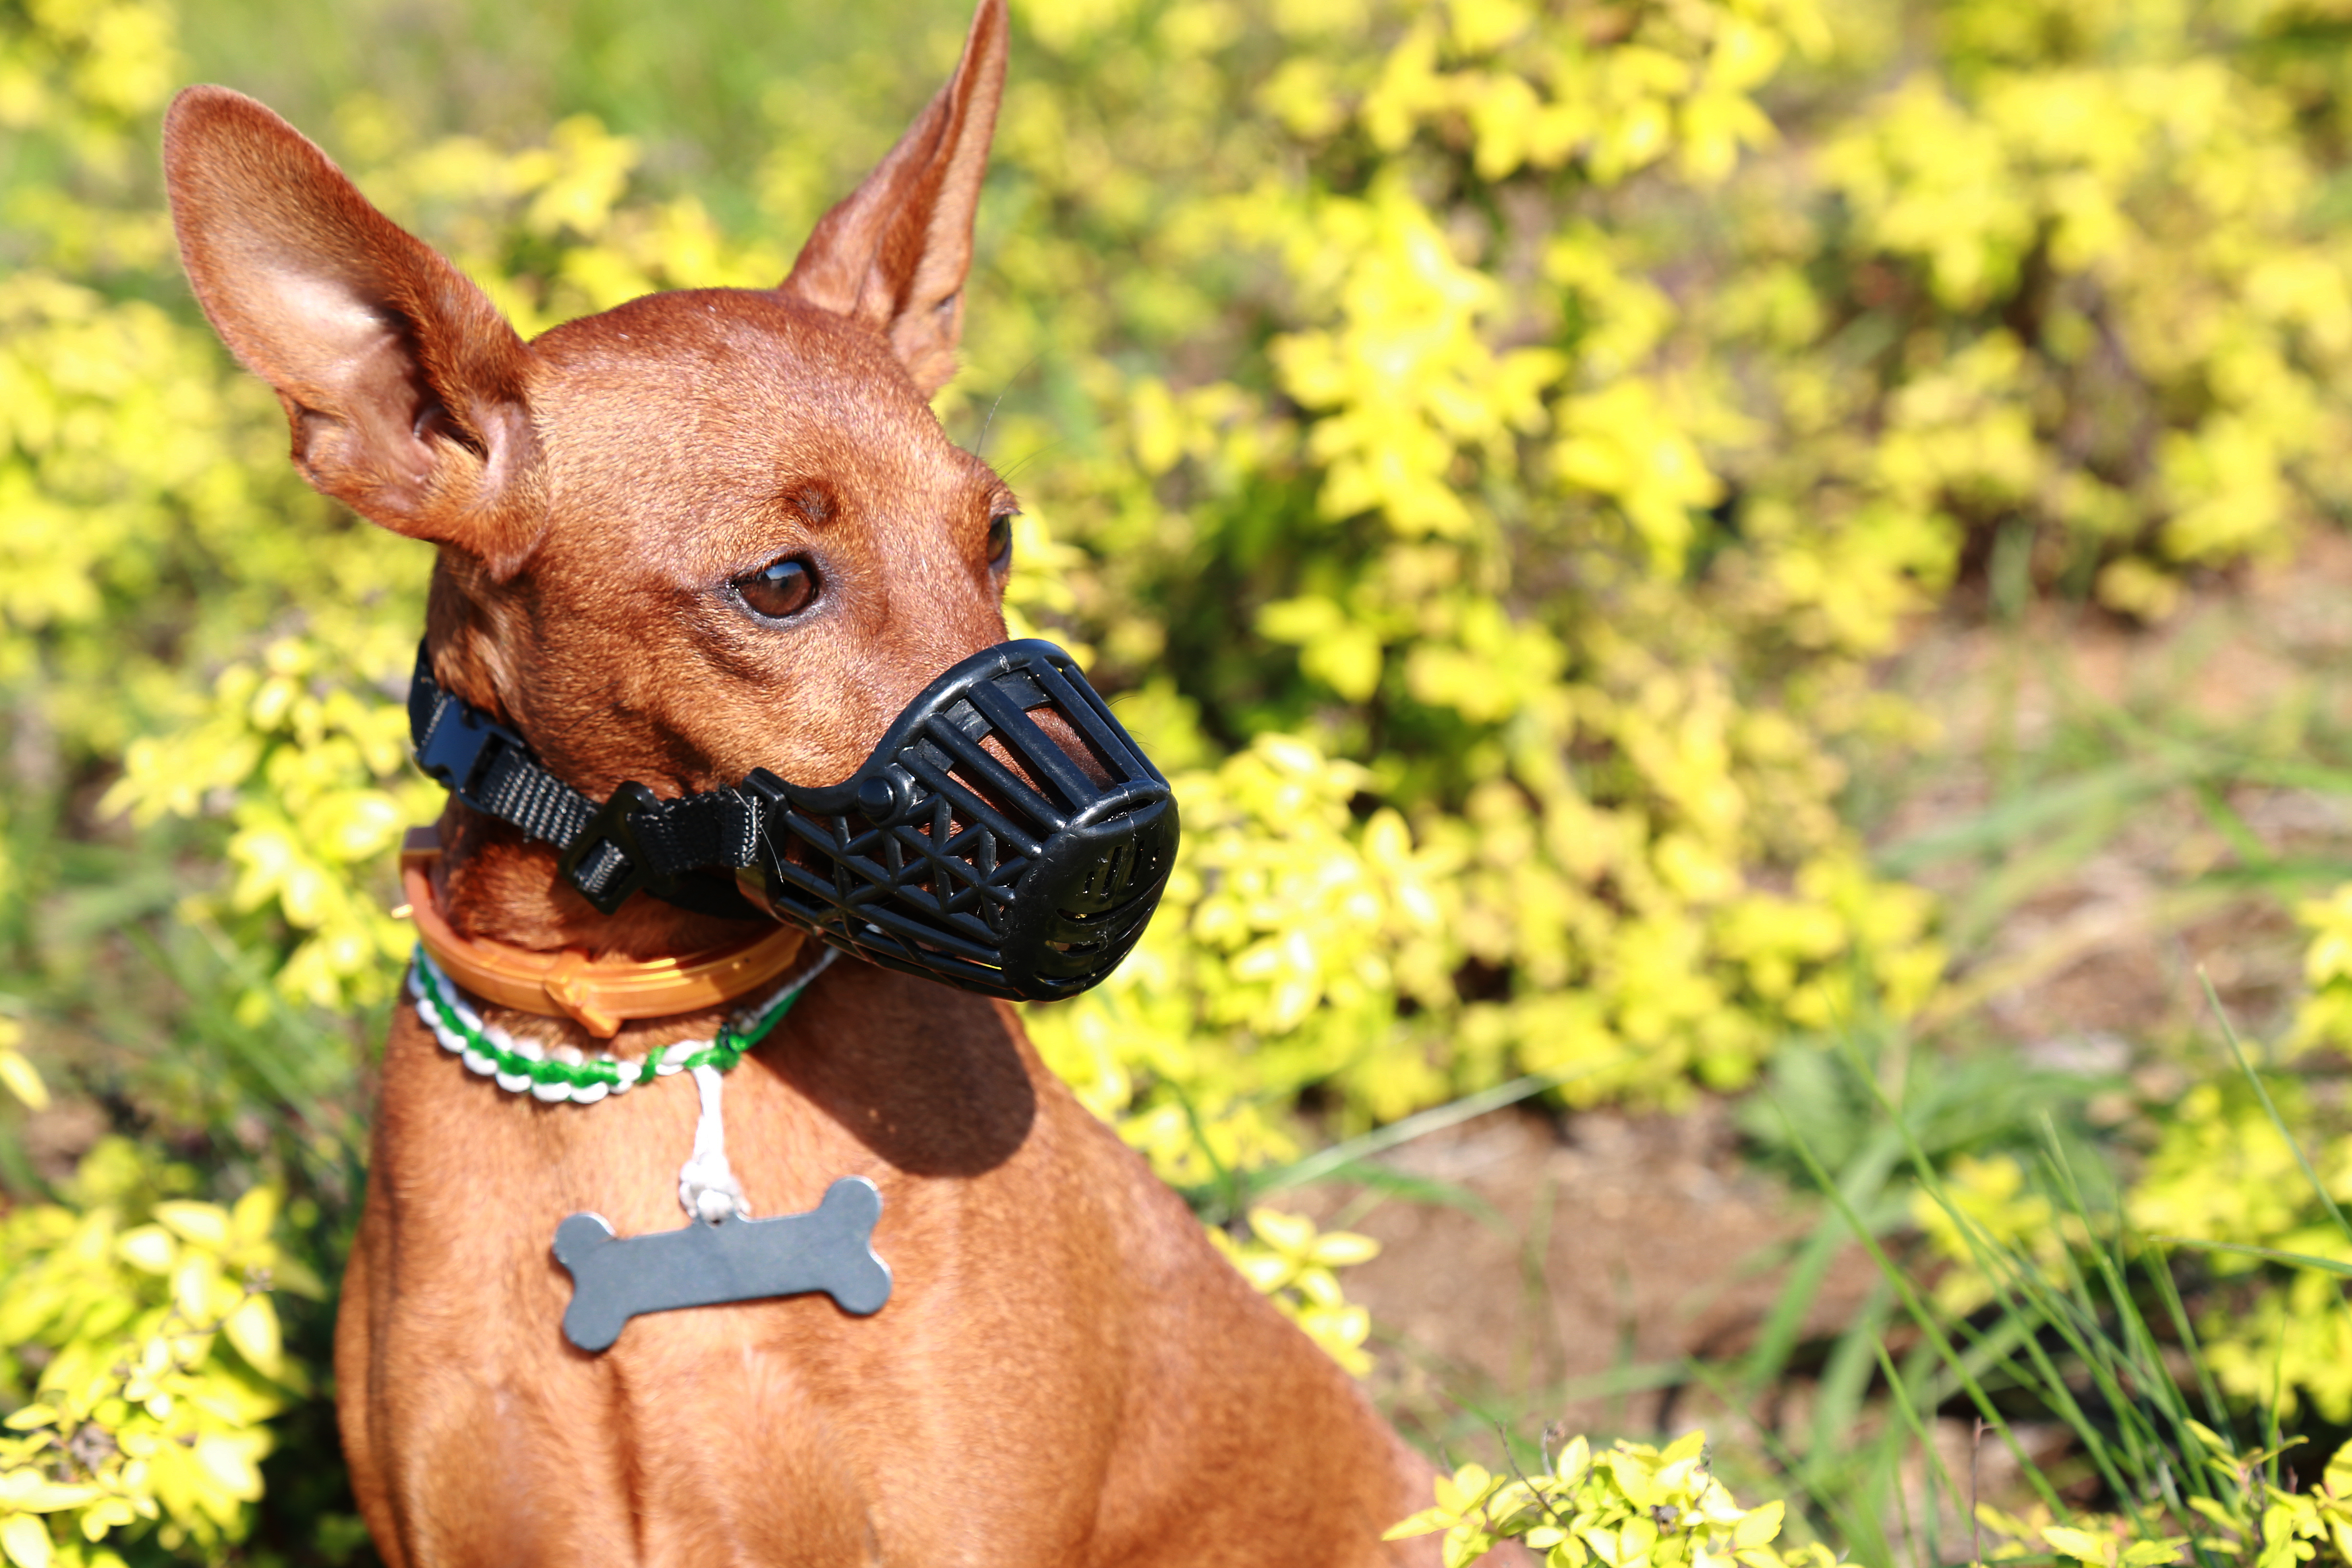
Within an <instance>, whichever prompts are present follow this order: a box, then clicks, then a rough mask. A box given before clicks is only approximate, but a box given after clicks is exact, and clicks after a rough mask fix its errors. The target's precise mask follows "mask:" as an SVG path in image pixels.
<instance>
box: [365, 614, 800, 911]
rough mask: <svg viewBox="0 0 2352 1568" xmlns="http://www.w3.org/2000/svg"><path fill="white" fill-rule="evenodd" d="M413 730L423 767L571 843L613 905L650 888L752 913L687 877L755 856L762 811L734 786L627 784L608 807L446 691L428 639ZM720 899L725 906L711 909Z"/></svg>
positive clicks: (575, 878) (495, 812)
mask: <svg viewBox="0 0 2352 1568" xmlns="http://www.w3.org/2000/svg"><path fill="white" fill-rule="evenodd" d="M408 737H409V742H410V744H411V745H412V746H414V747H415V753H416V764H417V766H419V767H420V768H423V769H424V770H425V772H426V773H429V774H431V775H432V776H433V777H434V778H435V779H436V780H437V781H439V783H440V784H442V785H444V786H445V787H446V788H447V789H448V790H449V792H450V793H451V794H453V795H456V796H457V798H458V799H460V800H462V801H464V802H465V803H466V804H467V805H470V806H472V807H473V808H474V809H475V810H477V811H479V812H483V813H486V814H487V815H488V816H495V817H497V818H498V819H499V821H501V822H507V823H511V824H513V825H514V826H517V827H520V828H521V829H522V830H523V831H524V832H525V833H527V834H529V835H530V837H533V838H536V839H538V840H540V841H541V843H545V844H551V845H553V846H554V847H556V848H558V849H561V850H564V851H567V853H566V854H565V856H564V866H563V869H564V875H565V876H566V877H567V878H569V879H570V880H571V881H572V885H573V886H574V887H576V888H578V889H580V890H581V892H583V894H585V895H586V896H587V897H588V899H589V900H590V901H591V902H593V904H595V906H596V907H597V908H598V909H600V910H604V912H605V913H607V914H610V913H611V912H612V911H613V910H614V909H617V908H618V907H619V906H620V904H621V901H622V900H625V899H626V898H627V897H628V896H629V895H630V894H631V893H634V892H636V891H638V890H639V889H644V890H646V891H648V892H651V893H653V894H655V895H656V897H659V898H664V899H667V900H669V901H671V902H674V903H682V904H685V905H687V906H688V908H694V909H702V910H706V911H707V912H712V913H733V912H735V910H733V909H730V908H726V907H723V906H724V905H726V904H728V903H736V904H737V907H740V908H742V909H743V910H745V911H746V912H748V910H749V907H748V906H741V905H740V902H739V901H737V900H735V899H734V895H733V893H732V891H731V889H730V890H726V891H725V892H724V895H723V898H722V897H720V895H717V894H714V893H713V892H711V890H710V889H705V888H694V887H689V886H686V885H682V884H681V882H680V879H685V878H688V877H690V876H691V874H692V873H695V872H698V871H708V870H729V871H731V870H733V869H735V868H738V867H742V866H749V865H751V863H752V861H753V859H754V858H755V855H756V851H757V847H758V843H759V831H760V817H759V812H758V810H757V808H756V807H755V806H754V805H753V804H752V803H751V801H749V800H747V799H746V798H745V797H744V796H743V795H740V793H738V792H737V791H735V790H732V789H716V790H707V791H703V792H701V793H699V794H695V795H682V796H680V797H679V798H677V799H676V800H661V799H658V798H656V796H655V795H654V794H653V792H652V791H650V790H648V789H646V788H645V787H644V786H643V785H641V784H624V785H622V786H621V787H620V788H619V789H618V790H615V791H614V794H613V798H612V799H611V800H610V801H607V802H605V803H604V805H598V804H597V803H596V802H595V801H593V800H591V799H589V798H588V797H587V796H586V795H583V794H581V793H580V792H579V791H578V790H576V789H573V788H572V786H571V785H570V784H565V783H564V782H563V781H562V779H560V778H557V777H556V776H555V775H554V774H553V773H550V772H549V771H548V770H547V768H546V767H545V766H544V765H543V764H542V763H541V762H540V761H539V759H538V758H537V757H534V756H533V755H531V752H530V745H529V743H528V742H525V741H524V740H523V738H522V737H521V736H520V735H518V734H516V733H515V732H514V731H511V730H509V729H508V728H506V727H505V726H504V725H502V724H499V722H497V721H495V720H493V719H491V718H490V717H489V716H488V714H486V713H484V712H483V711H482V710H480V709H478V708H476V707H475V706H473V705H472V704H471V703H469V702H467V701H466V700H463V699H462V698H459V697H457V696H454V695H452V694H451V693H449V692H446V691H444V690H442V689H441V686H440V683H439V682H438V681H436V680H435V679H434V678H433V660H432V658H431V656H430V654H429V653H428V652H427V651H426V649H425V646H424V645H423V644H421V643H420V644H418V645H417V649H416V672H415V675H414V676H413V677H412V678H411V679H410V681H409V686H408ZM575 846H576V849H575ZM714 899H717V900H719V904H720V905H721V906H722V907H718V908H714V907H713V902H714Z"/></svg>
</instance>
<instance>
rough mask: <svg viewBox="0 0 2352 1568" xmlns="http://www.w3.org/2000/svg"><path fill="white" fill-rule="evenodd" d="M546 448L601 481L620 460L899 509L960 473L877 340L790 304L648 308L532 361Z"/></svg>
mask: <svg viewBox="0 0 2352 1568" xmlns="http://www.w3.org/2000/svg"><path fill="white" fill-rule="evenodd" d="M532 349H533V353H534V357H535V358H536V359H537V360H538V362H539V374H538V376H537V378H536V383H535V385H534V387H533V391H532V403H533V407H534V413H535V415H536V416H537V420H538V423H539V425H540V428H541V438H542V440H544V441H546V442H548V443H549V445H550V446H551V448H552V450H551V454H550V455H551V457H552V458H555V460H556V461H557V462H558V463H559V464H561V463H562V459H563V458H564V456H565V452H566V450H567V449H569V450H571V451H575V452H579V453H582V454H583V455H584V456H585V457H586V458H589V459H590V460H593V462H594V463H595V464H596V465H597V466H598V467H600V468H601V467H608V466H609V465H610V463H611V460H612V457H613V454H614V452H615V451H616V450H618V451H625V452H628V453H630V454H632V455H633V456H634V457H635V458H636V459H637V460H638V461H639V462H641V463H644V464H646V465H647V466H648V467H646V468H640V469H639V470H638V471H639V473H640V475H641V476H644V477H651V475H652V474H655V473H658V474H661V475H663V476H665V477H669V478H677V479H688V480H689V481H691V482H695V483H698V484H724V485H730V486H733V487H739V488H740V487H745V486H750V487H753V488H758V487H760V486H761V485H762V484H763V482H764V481H765V480H766V479H767V478H769V477H771V476H772V477H773V478H775V479H829V480H831V481H833V482H834V483H836V484H839V485H843V486H845V487H846V488H848V489H853V490H855V489H866V488H868V487H869V486H870V487H872V488H873V489H875V490H876V492H877V494H893V493H904V489H905V488H906V487H908V486H910V485H911V486H914V487H918V488H919V489H929V488H930V487H931V486H932V485H936V484H938V483H940V482H941V481H943V480H946V481H951V480H953V479H958V478H961V476H962V475H963V474H964V472H965V471H966V470H967V468H968V466H969V460H968V459H966V458H964V457H963V455H962V454H961V453H960V452H958V451H957V450H956V449H955V447H953V446H952V445H951V444H950V442H949V441H948V439H947V437H946V435H945V433H944V432H943V431H941V430H940V426H939V422H938V421H937V420H936V419H934V418H933V417H932V416H931V413H930V409H929V405H928V404H927V403H926V402H925V400H924V398H923V396H922V395H921V393H920V392H919V391H918V390H917V389H916V387H915V384H914V383H913V382H912V381H910V380H909V379H908V376H907V374H906V372H905V370H904V369H902V368H901V367H900V365H899V364H898V361H897V359H896V358H894V357H893V356H892V354H891V353H890V349H889V345H888V343H887V342H885V341H884V340H883V339H882V337H881V336H880V335H879V334H878V333H876V332H873V331H867V330H864V329H861V328H859V327H858V326H856V325H855V324H854V323H851V322H848V321H843V320H842V319H841V318H839V317H837V316H835V315H833V314H832V313H831V312H829V311H826V310H821V309H819V308H817V307H815V306H813V305H809V304H807V303H805V302H803V301H802V300H798V299H795V298H793V296H791V295H787V294H782V293H779V292H776V291H772V290H768V289H688V290H680V291H677V292H675V293H666V294H649V295H646V296H645V297H644V298H643V299H639V300H631V301H630V302H628V303H627V304H625V305H621V306H617V307H615V308H614V309H613V310H607V311H605V312H604V313H603V314H601V315H597V316H589V317H584V318H583V319H582V320H580V321H571V322H567V323H565V324H564V325H562V326H561V327H558V328H556V329H554V330H553V331H550V332H548V333H547V334H546V335H544V336H542V337H541V338H540V339H539V340H538V341H537V342H535V343H534V344H533V345H532Z"/></svg>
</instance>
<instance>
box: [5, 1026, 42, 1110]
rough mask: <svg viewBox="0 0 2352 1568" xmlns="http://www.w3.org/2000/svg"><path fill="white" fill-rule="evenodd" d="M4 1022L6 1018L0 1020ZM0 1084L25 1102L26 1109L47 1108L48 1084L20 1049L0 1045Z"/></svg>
mask: <svg viewBox="0 0 2352 1568" xmlns="http://www.w3.org/2000/svg"><path fill="white" fill-rule="evenodd" d="M0 1022H6V1020H0ZM0 1084H5V1085H6V1086H7V1088H8V1092H9V1093H11V1094H13V1095H15V1096H16V1098H17V1099H18V1100H22V1101H23V1102H24V1103H25V1106H26V1109H27V1110H47V1109H48V1108H49V1086H48V1085H47V1084H45V1083H43V1082H42V1081H41V1075H40V1074H39V1072H37V1071H36V1070H35V1068H34V1067H33V1064H32V1063H31V1062H29V1061H27V1060H26V1059H25V1057H24V1054H23V1053H22V1052H20V1051H15V1050H11V1049H10V1048H8V1047H5V1046H0Z"/></svg>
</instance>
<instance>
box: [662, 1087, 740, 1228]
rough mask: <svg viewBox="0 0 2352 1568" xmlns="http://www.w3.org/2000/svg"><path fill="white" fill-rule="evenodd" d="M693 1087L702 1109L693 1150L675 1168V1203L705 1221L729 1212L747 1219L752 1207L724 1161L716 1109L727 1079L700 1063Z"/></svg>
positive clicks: (716, 1219) (720, 1122) (721, 1125)
mask: <svg viewBox="0 0 2352 1568" xmlns="http://www.w3.org/2000/svg"><path fill="white" fill-rule="evenodd" d="M694 1087H695V1089H696V1090H697V1091H698V1092H699V1093H700V1095H701V1096H702V1110H701V1112H700V1113H699V1114H698V1115H697V1116H696V1117H695V1119H694V1152H693V1153H691V1154H689V1155H688V1156H687V1160H686V1163H685V1164H683V1165H680V1166H679V1167H678V1168H677V1203H678V1206H679V1207H680V1208H682V1209H684V1210H686V1212H687V1214H688V1215H689V1216H691V1217H692V1218H695V1219H698V1220H701V1221H702V1222H703V1223H704V1224H706V1225H715V1224H717V1223H718V1222H719V1221H720V1220H722V1219H726V1218H728V1217H729V1216H730V1215H731V1216H733V1217H734V1218H736V1219H749V1218H751V1207H750V1205H747V1204H745V1203H744V1201H743V1184H742V1183H740V1182H739V1181H737V1180H736V1179H735V1173H734V1172H733V1171H732V1170H731V1169H730V1168H729V1166H728V1163H727V1123H726V1121H725V1119H724V1118H723V1117H722V1116H721V1115H720V1113H719V1093H720V1091H721V1090H723V1089H725V1088H726V1087H727V1080H726V1079H723V1078H720V1077H719V1069H718V1068H711V1067H699V1068H695V1069H694Z"/></svg>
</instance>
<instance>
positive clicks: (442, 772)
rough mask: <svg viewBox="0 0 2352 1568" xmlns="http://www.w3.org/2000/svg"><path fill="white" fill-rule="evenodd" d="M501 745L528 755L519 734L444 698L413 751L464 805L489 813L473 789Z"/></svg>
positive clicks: (418, 763) (423, 764)
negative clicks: (422, 738)
mask: <svg viewBox="0 0 2352 1568" xmlns="http://www.w3.org/2000/svg"><path fill="white" fill-rule="evenodd" d="M501 744H503V745H507V746H511V747H513V748H514V749H515V750H516V751H518V752H525V753H526V754H528V752H529V748H528V747H527V746H525V745H524V744H523V739H522V737H521V736H520V735H518V734H516V733H515V732H514V731H511V730H509V729H508V728H507V727H506V726H505V725H503V724H500V723H498V722H496V721H493V720H490V719H488V718H486V717H484V716H483V714H482V713H481V711H480V710H478V709H476V708H475V707H473V706H472V705H471V704H469V703H466V702H461V701H459V700H457V698H455V697H450V696H446V695H445V696H444V697H443V698H442V699H441V710H440V711H439V712H438V713H436V714H435V715H434V716H433V727H432V728H431V729H429V730H427V731H425V743H424V744H423V745H421V746H419V747H417V748H416V765H417V766H418V767H420V768H422V769H424V770H425V773H428V774H430V775H431V776H432V777H433V779H434V780H435V781H436V782H437V783H438V784H441V785H442V786H443V787H444V788H446V790H448V792H449V793H450V794H452V795H456V796H457V798H458V799H459V800H462V801H464V802H465V803H466V804H467V805H470V806H473V807H474V808H475V809H477V810H479V811H488V809H489V807H488V806H487V805H484V804H483V802H482V800H481V797H480V796H479V795H478V794H477V793H476V790H475V786H476V784H478V782H479V781H480V779H481V777H482V775H483V774H484V773H486V772H488V768H489V764H490V763H491V762H492V761H494V760H495V759H496V757H497V755H498V748H499V745H501Z"/></svg>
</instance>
